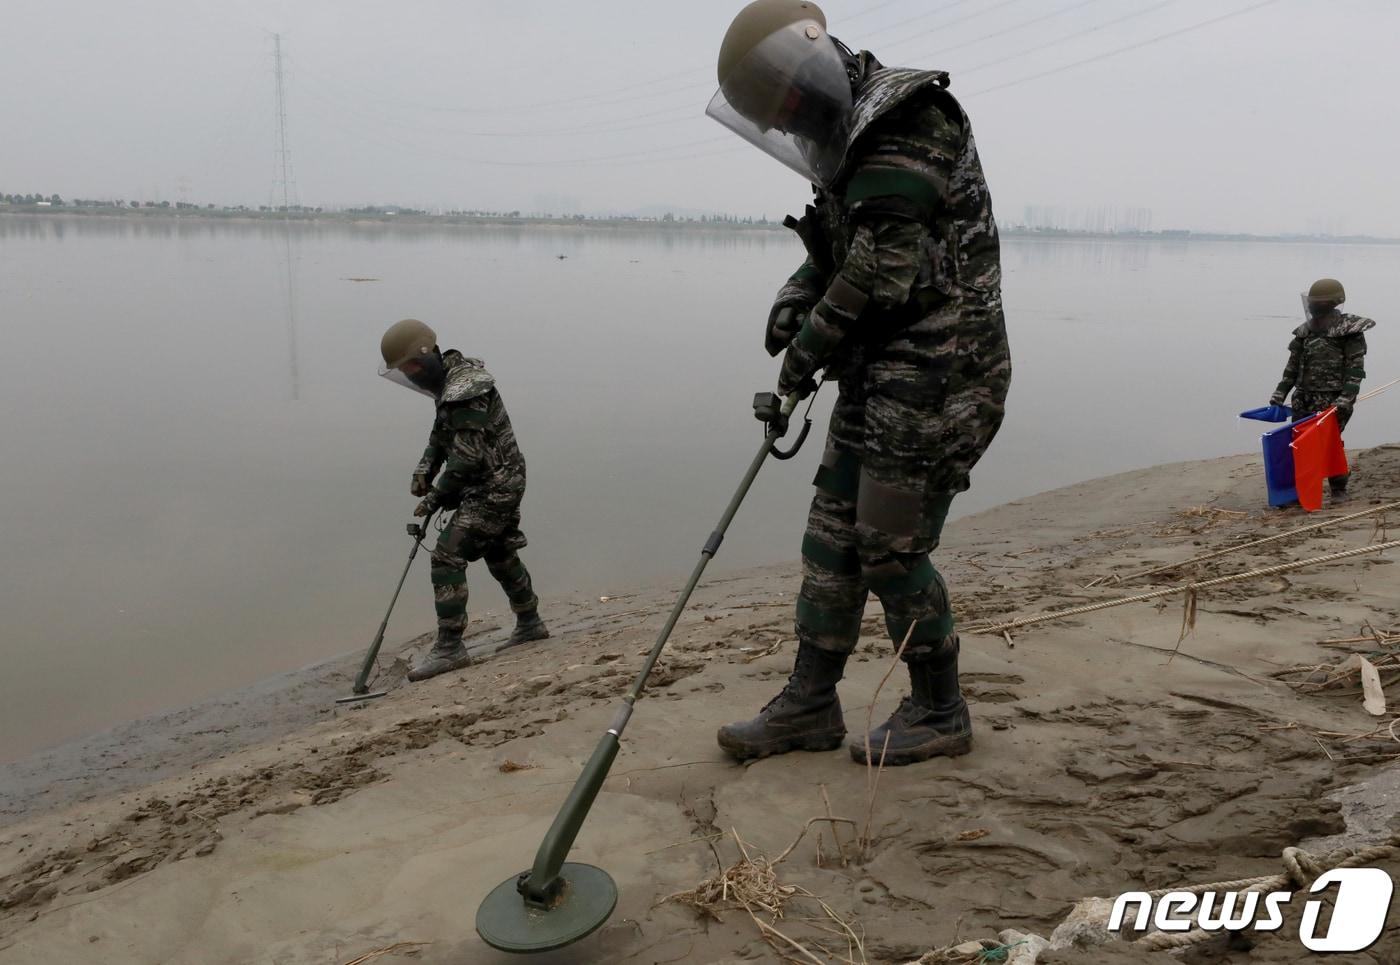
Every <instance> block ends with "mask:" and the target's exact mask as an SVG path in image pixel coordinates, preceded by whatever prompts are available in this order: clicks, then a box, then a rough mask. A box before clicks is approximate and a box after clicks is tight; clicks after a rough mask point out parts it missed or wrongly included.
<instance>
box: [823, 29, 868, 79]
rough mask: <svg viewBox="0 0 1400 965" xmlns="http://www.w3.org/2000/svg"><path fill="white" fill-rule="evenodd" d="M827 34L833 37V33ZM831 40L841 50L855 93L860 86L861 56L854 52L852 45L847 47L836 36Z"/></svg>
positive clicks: (847, 74)
mask: <svg viewBox="0 0 1400 965" xmlns="http://www.w3.org/2000/svg"><path fill="white" fill-rule="evenodd" d="M827 36H828V37H831V34H827ZM831 42H832V43H833V44H835V45H836V49H837V50H839V51H840V52H841V61H842V63H843V64H844V65H845V67H846V79H847V80H849V81H850V82H851V93H853V94H854V93H855V91H856V88H857V87H859V86H860V75H861V69H860V56H859V55H858V54H855V53H853V52H852V51H851V48H850V47H847V46H846V45H845V44H843V43H842V42H841V41H839V40H837V39H836V38H835V37H831Z"/></svg>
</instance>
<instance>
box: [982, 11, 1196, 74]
mask: <svg viewBox="0 0 1400 965" xmlns="http://www.w3.org/2000/svg"><path fill="white" fill-rule="evenodd" d="M1179 2H1180V0H1160V2H1159V3H1154V4H1153V5H1152V6H1150V7H1144V8H1142V9H1141V10H1134V11H1133V12H1132V13H1127V14H1124V15H1123V16H1121V17H1115V18H1113V19H1112V20H1105V21H1104V22H1103V23H1100V24H1095V25H1094V26H1092V27H1086V28H1084V29H1083V30H1076V31H1074V32H1072V33H1067V34H1065V35H1064V36H1063V37H1057V38H1056V39H1054V40H1049V41H1046V42H1045V43H1043V44H1035V45H1034V46H1032V47H1026V48H1025V49H1024V50H1018V51H1016V52H1015V53H1014V54H1008V55H1006V56H1005V57H998V58H997V59H996V60H988V61H984V62H983V63H980V64H977V65H976V66H973V67H968V68H965V69H963V70H959V71H958V76H959V77H964V76H966V75H968V74H973V73H976V72H977V71H979V70H986V69H987V68H988V67H997V66H1000V65H1001V64H1005V63H1008V62H1009V61H1012V60H1019V59H1021V58H1022V57H1025V56H1027V55H1029V54H1035V53H1039V52H1040V51H1042V50H1048V49H1049V48H1051V47H1058V46H1059V45H1060V44H1062V43H1066V42H1068V41H1070V40H1078V39H1079V38H1080V37H1087V36H1089V34H1092V33H1098V32H1099V31H1100V30H1104V29H1106V28H1108V27H1113V26H1117V25H1118V24H1120V23H1124V22H1126V21H1128V20H1134V19H1136V18H1138V17H1145V16H1147V15H1148V14H1149V13H1156V12H1157V11H1158V10H1161V9H1162V8H1163V7H1169V6H1171V5H1172V4H1174V3H1179Z"/></svg>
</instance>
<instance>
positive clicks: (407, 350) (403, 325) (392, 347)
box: [379, 318, 437, 369]
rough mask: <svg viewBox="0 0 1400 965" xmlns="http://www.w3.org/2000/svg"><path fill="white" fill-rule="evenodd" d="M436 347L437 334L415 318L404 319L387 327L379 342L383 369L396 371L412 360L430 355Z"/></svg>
mask: <svg viewBox="0 0 1400 965" xmlns="http://www.w3.org/2000/svg"><path fill="white" fill-rule="evenodd" d="M435 345H437V332H434V331H433V330H432V328H430V327H429V326H428V325H427V324H426V323H424V322H420V321H418V319H416V318H405V319H403V320H402V321H398V322H395V323H394V324H392V325H390V326H389V330H388V331H387V332H385V333H384V337H383V338H382V339H380V340H379V353H380V354H381V355H383V356H384V367H385V368H390V369H396V368H398V367H399V366H400V365H402V364H403V363H405V362H407V361H408V360H409V359H412V358H419V357H421V356H424V355H431V354H432V351H433V347H434V346H435Z"/></svg>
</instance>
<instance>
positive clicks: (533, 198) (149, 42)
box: [0, 0, 1400, 235]
mask: <svg viewBox="0 0 1400 965" xmlns="http://www.w3.org/2000/svg"><path fill="white" fill-rule="evenodd" d="M741 5H742V4H741V3H739V2H732V3H730V2H714V0H706V2H703V3H701V2H696V0H690V2H686V3H680V2H674V0H603V2H598V3H577V2H568V3H566V2H562V0H548V2H545V0H511V2H509V3H506V2H491V3H486V2H480V0H467V2H463V0H397V2H394V3H389V2H384V0H380V2H374V3H371V2H367V0H297V2H294V3H292V2H286V3H279V2H273V0H239V2H236V3H229V2H228V0H217V2H216V0H141V2H139V3H129V2H128V3H122V2H112V0H7V2H6V3H5V4H4V14H5V16H4V29H3V31H0V117H3V118H4V123H5V134H4V136H3V139H0V191H4V192H21V193H27V192H31V191H43V192H46V193H47V192H54V191H56V192H58V193H60V194H62V195H63V196H64V197H74V196H77V197H122V198H129V199H138V200H144V199H149V198H164V199H169V200H179V199H181V198H185V199H187V200H190V201H196V202H206V201H215V202H221V203H247V204H259V203H264V204H265V203H267V202H268V201H269V200H270V198H271V196H272V192H273V190H274V185H275V184H276V181H277V174H276V152H275V140H274V137H275V109H274V103H275V99H274V84H273V60H272V32H274V31H276V32H280V33H281V34H282V43H283V51H284V56H285V63H286V83H287V124H288V132H289V142H290V146H291V152H292V153H291V157H292V167H293V180H294V182H295V190H296V195H297V196H298V197H299V199H300V200H301V201H302V202H304V203H307V204H312V205H339V204H350V203H365V202H395V203H402V204H418V205H424V206H439V205H442V206H450V207H473V208H491V209H510V208H520V209H522V210H534V209H537V208H539V207H540V206H542V205H543V206H547V207H550V208H553V209H556V210H558V209H559V208H561V207H566V206H568V205H570V204H575V205H577V207H578V208H579V209H581V210H585V211H627V210H632V209H635V208H638V207H641V206H646V205H658V204H663V205H675V206H683V207H687V208H692V209H708V210H722V211H731V212H736V213H742V214H767V215H768V216H770V217H776V216H779V215H781V214H782V213H784V212H786V211H789V210H796V209H799V208H800V207H801V205H802V203H803V202H804V201H805V199H806V195H807V191H806V187H805V185H804V184H803V183H802V182H801V180H800V179H799V178H798V176H797V175H794V174H791V173H789V172H788V171H787V170H786V169H785V168H783V167H781V166H780V165H779V164H778V163H777V162H775V161H772V160H770V159H768V158H767V157H766V156H764V155H762V154H760V153H759V152H758V151H756V150H754V149H752V148H750V147H748V146H746V145H745V144H744V143H743V142H742V141H740V140H738V138H736V137H734V136H733V135H730V134H729V133H728V132H726V131H725V130H724V129H723V128H722V127H720V126H719V125H718V124H716V123H714V122H713V121H710V120H709V119H707V118H705V117H704V114H703V111H704V107H705V104H706V102H707V101H708V99H709V96H710V94H711V93H712V91H713V88H714V72H713V70H714V57H715V52H716V50H717V47H718V44H719V41H720V38H721V37H722V36H723V34H724V30H725V28H726V26H727V25H728V22H729V20H730V18H731V17H732V16H733V14H734V13H735V12H736V11H737V10H738V9H739V7H740V6H741ZM823 8H824V9H825V10H826V12H827V16H828V21H829V23H830V26H831V29H832V32H833V33H834V34H836V35H837V36H839V37H841V38H842V39H843V40H845V41H846V42H847V43H848V44H850V46H852V47H853V48H857V49H859V48H861V47H866V48H868V49H871V50H874V51H875V52H876V53H877V55H879V56H880V57H881V59H882V60H883V61H884V62H885V63H886V64H890V65H909V66H921V67H939V68H944V69H947V70H949V71H950V72H951V73H952V77H953V85H952V90H953V91H954V93H956V94H957V95H958V96H959V97H960V98H961V99H962V101H963V103H964V105H965V106H966V108H967V110H968V112H969V114H970V115H971V117H972V121H973V126H974V129H975V131H976V133H977V140H978V144H979V147H980V149H981V152H982V157H983V162H984V165H985V167H986V169H987V175H988V179H989V182H990V184H991V188H992V194H993V198H994V201H995V205H996V208H997V213H998V215H999V216H1000V217H1002V218H1003V219H1006V218H1012V219H1019V218H1020V217H1021V214H1022V211H1023V208H1024V206H1026V205H1030V204H1037V205H1060V206H1064V207H1065V208H1066V209H1071V208H1076V207H1082V206H1098V205H1117V206H1119V207H1120V208H1123V207H1127V206H1139V207H1146V208H1151V209H1152V211H1153V226H1154V227H1157V228H1164V227H1187V226H1189V227H1194V228H1198V229H1218V230H1244V231H1257V232H1268V231H1290V230H1303V229H1319V230H1331V231H1334V232H1342V231H1345V232H1367V233H1374V234H1388V235H1400V191H1397V190H1396V189H1395V185H1394V173H1393V172H1394V170H1395V167H1396V150H1395V149H1396V145H1397V141H1400V131H1398V130H1397V120H1400V117H1397V115H1398V114H1400V108H1398V107H1397V104H1400V99H1397V97H1396V91H1397V90H1400V58H1397V57H1396V56H1395V54H1394V49H1393V48H1394V44H1395V37H1396V36H1397V34H1400V4H1397V3H1395V2H1394V0H1262V2H1261V0H830V2H827V3H824V4H823ZM1235 11H1242V12H1241V13H1239V14H1238V15H1237V16H1227V15H1229V14H1231V13H1232V12H1235ZM1222 17H1225V19H1221V20H1220V21H1219V22H1216V23H1209V24H1207V25H1205V26H1200V27H1199V29H1191V28H1193V27H1196V25H1199V24H1204V23H1206V22H1207V21H1211V20H1215V19H1217V18H1222ZM1159 38H1160V39H1159ZM1134 45H1140V46H1134ZM1125 48H1132V49H1126V50H1125ZM1120 50H1122V51H1124V52H1122V53H1117V54H1113V55H1110V56H1104V55H1108V54H1112V52H1114V51H1120ZM1095 58H1097V59H1095ZM1081 61H1090V62H1088V63H1082V64H1081V63H1079V62H1081ZM1042 75H1043V76H1042Z"/></svg>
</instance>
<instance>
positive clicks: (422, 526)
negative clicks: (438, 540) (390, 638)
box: [335, 514, 432, 704]
mask: <svg viewBox="0 0 1400 965" xmlns="http://www.w3.org/2000/svg"><path fill="white" fill-rule="evenodd" d="M429 519H432V516H431V514H430V515H429V516H428V517H427V518H425V519H424V520H423V522H421V523H409V524H408V526H407V527H406V528H407V530H408V535H409V536H412V537H413V549H411V550H409V551H408V562H407V563H405V564H404V568H403V574H402V575H401V576H400V577H399V585H398V586H396V587H394V598H393V599H392V600H390V601H389V609H387V610H385V611H384V620H383V621H382V622H381V623H380V624H379V632H378V633H376V634H375V635H374V642H373V643H371V644H370V645H369V653H367V654H365V662H364V666H362V667H361V668H360V675H359V676H358V677H356V678H355V684H354V686H353V687H351V688H350V693H349V695H348V696H345V697H337V698H336V699H335V702H336V703H337V704H353V703H355V702H357V701H361V700H374V699H375V698H376V697H383V696H384V695H385V694H387V693H388V691H387V690H376V691H375V692H374V693H370V692H369V672H370V671H371V670H373V669H374V661H375V660H376V659H378V657H379V648H380V647H381V646H382V645H383V643H384V631H385V630H386V629H388V627H389V614H391V613H393V612H394V604H395V603H397V602H399V591H400V590H402V589H403V583H404V580H406V579H408V571H409V570H410V569H412V568H413V558H414V557H415V556H417V555H418V548H419V547H420V546H422V545H423V540H424V538H425V537H426V536H427V535H428V520H429Z"/></svg>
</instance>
